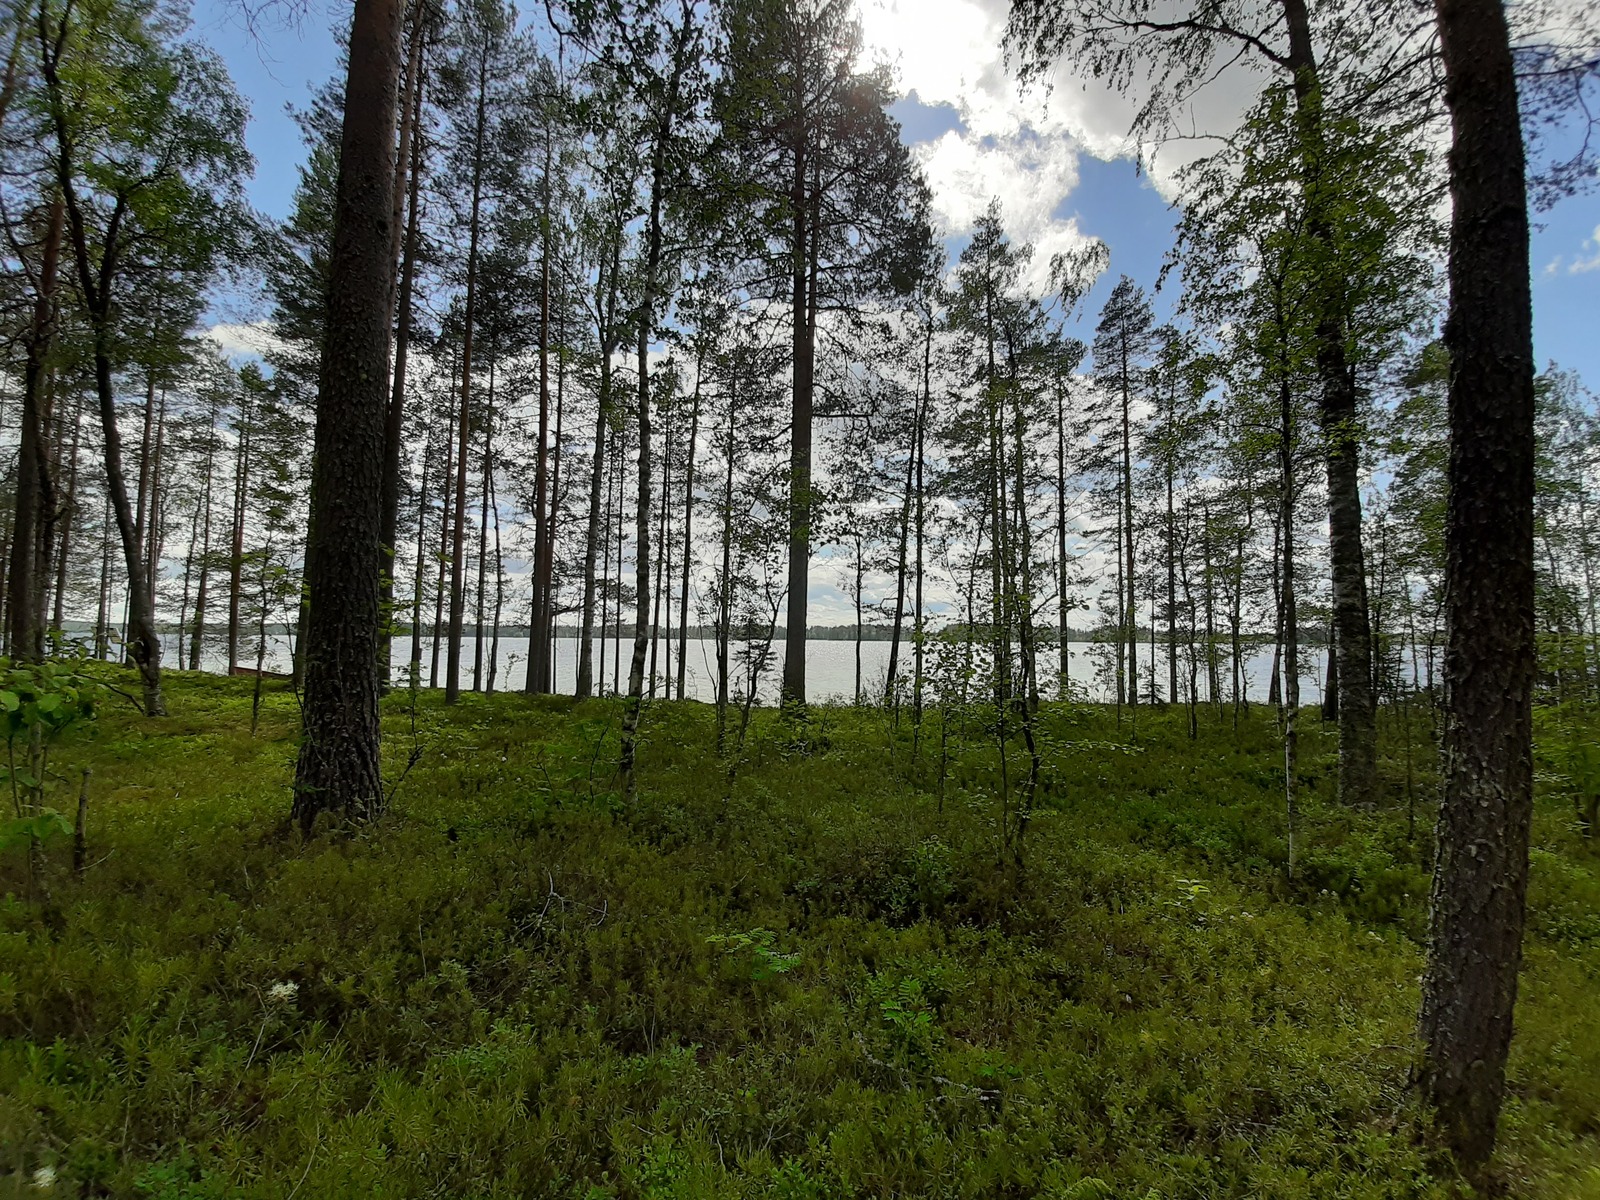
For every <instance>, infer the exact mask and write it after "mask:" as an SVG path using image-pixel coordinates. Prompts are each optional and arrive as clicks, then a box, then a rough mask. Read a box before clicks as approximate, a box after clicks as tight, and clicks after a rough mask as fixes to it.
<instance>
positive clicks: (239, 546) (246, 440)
mask: <svg viewBox="0 0 1600 1200" xmlns="http://www.w3.org/2000/svg"><path fill="white" fill-rule="evenodd" d="M253 394H254V393H253V392H252V391H251V390H250V388H249V387H248V386H247V387H246V388H245V391H244V396H243V400H242V401H241V402H240V406H239V446H238V450H237V452H236V454H235V457H234V470H233V533H232V543H231V546H230V549H229V552H228V674H230V675H232V674H233V673H234V672H235V671H236V670H237V669H238V667H239V605H240V602H241V600H242V598H243V595H244V518H245V500H246V497H247V496H248V495H249V493H250V443H251V440H252V435H253V433H254V431H255V409H254V405H253V404H252V402H251V401H252V396H253Z"/></svg>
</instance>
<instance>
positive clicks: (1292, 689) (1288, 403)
mask: <svg viewBox="0 0 1600 1200" xmlns="http://www.w3.org/2000/svg"><path fill="white" fill-rule="evenodd" d="M1278 416H1279V421H1280V425H1279V439H1278V442H1279V444H1278V464H1279V469H1278V487H1279V491H1280V495H1279V501H1278V502H1279V506H1280V507H1279V522H1280V525H1281V527H1282V530H1283V569H1282V572H1281V575H1280V579H1281V581H1282V587H1283V591H1282V593H1281V596H1282V602H1281V604H1280V607H1279V611H1280V612H1281V613H1282V618H1281V619H1282V622H1283V682H1282V685H1281V687H1282V693H1283V704H1284V709H1283V797H1284V824H1285V827H1286V829H1287V831H1288V849H1289V861H1288V877H1289V879H1290V880H1293V879H1294V861H1295V834H1296V833H1297V832H1298V825H1299V816H1300V805H1299V798H1298V786H1299V780H1298V778H1297V776H1298V773H1299V767H1300V728H1299V724H1300V623H1299V614H1298V611H1297V606H1296V596H1295V556H1294V526H1295V479H1294V448H1295V437H1294V405H1293V399H1292V397H1291V395H1290V392H1289V375H1288V366H1287V364H1285V365H1284V367H1283V369H1282V372H1281V378H1280V379H1279V382H1278Z"/></svg>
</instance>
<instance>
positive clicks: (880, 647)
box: [162, 633, 1326, 704]
mask: <svg viewBox="0 0 1600 1200" xmlns="http://www.w3.org/2000/svg"><path fill="white" fill-rule="evenodd" d="M677 648H678V646H677V639H676V638H674V639H673V641H672V644H671V646H668V644H667V642H666V640H665V639H663V640H662V641H661V643H660V648H659V650H658V657H657V662H656V676H657V678H658V680H663V679H665V678H668V677H670V678H671V679H672V680H674V681H676V679H677ZM632 649H633V643H632V641H631V639H630V640H625V641H623V642H622V644H621V652H622V655H623V658H622V663H621V669H620V671H619V670H618V669H617V667H616V666H615V664H616V662H617V651H618V642H617V639H616V638H605V639H600V638H596V639H595V641H594V656H595V657H594V669H595V681H596V685H597V687H600V688H602V689H603V690H604V691H606V692H610V691H611V690H612V681H613V678H615V679H616V680H617V681H618V682H619V683H620V684H621V686H622V688H623V689H624V690H626V688H627V683H628V679H627V672H628V656H629V655H630V654H631V653H632ZM687 650H688V652H687V654H686V656H685V657H686V659H687V670H686V671H685V674H684V681H685V685H686V691H687V693H688V697H689V698H690V699H692V700H704V701H711V700H714V699H715V698H716V681H717V666H716V643H715V642H713V641H711V640H709V639H704V638H691V639H690V640H689V642H688V646H687ZM1071 650H1072V654H1071V658H1070V660H1069V664H1068V672H1069V675H1070V677H1071V679H1072V681H1073V683H1074V684H1076V685H1078V686H1079V687H1081V688H1082V689H1084V691H1085V692H1086V693H1087V695H1089V696H1090V697H1091V698H1093V699H1098V700H1109V699H1111V698H1112V696H1113V694H1114V693H1113V692H1112V691H1111V685H1110V683H1109V681H1108V680H1107V679H1106V678H1105V675H1104V672H1103V671H1102V670H1101V664H1102V663H1103V662H1104V656H1105V654H1106V653H1107V652H1108V651H1109V647H1105V646H1097V645H1096V644H1094V643H1089V642H1074V643H1072V646H1071ZM475 651H476V646H475V642H474V639H473V637H472V635H471V634H470V633H469V634H467V635H466V636H464V637H463V639H462V647H461V686H462V689H463V690H470V689H471V688H472V682H473V677H472V664H473V657H474V654H475ZM489 651H490V640H489V639H488V638H487V637H485V639H484V668H483V669H484V680H485V682H486V681H487V675H488V658H489ZM432 652H433V639H432V638H428V637H424V638H423V639H422V683H423V685H424V686H426V685H427V684H428V682H429V664H430V660H431V656H432ZM1150 653H1151V651H1150V647H1149V646H1148V645H1142V646H1140V647H1139V662H1140V675H1141V676H1145V674H1146V672H1147V671H1148V665H1147V664H1148V662H1149V658H1150ZM1219 653H1220V654H1223V658H1222V661H1221V662H1220V663H1219V666H1218V671H1219V675H1220V678H1221V684H1222V691H1223V695H1224V698H1226V696H1227V694H1228V689H1229V687H1230V678H1231V674H1230V667H1229V663H1228V661H1227V659H1226V657H1225V649H1223V648H1220V647H1219ZM602 655H603V656H604V673H603V678H602ZM255 656H256V645H255V640H254V639H253V638H251V639H246V640H245V642H244V644H243V645H241V647H240V661H241V663H243V664H244V665H246V666H251V667H253V666H255V661H256V657H255ZM410 657H411V639H410V638H409V637H400V638H396V639H395V642H394V678H395V680H396V682H399V681H401V680H403V679H404V678H405V671H406V666H407V664H408V663H409V661H410ZM1155 661H1156V668H1157V672H1156V674H1157V679H1158V681H1159V686H1160V689H1161V691H1162V693H1163V694H1165V692H1166V690H1167V688H1166V684H1167V666H1166V654H1165V652H1164V651H1163V650H1162V649H1161V648H1159V647H1158V648H1157V650H1156V653H1155ZM162 662H163V663H166V664H168V665H171V664H174V663H176V662H177V635H175V634H164V635H163V636H162ZM445 662H446V647H445V646H444V645H443V644H442V643H441V645H440V647H439V680H440V683H441V684H442V683H443V680H444V671H445ZM527 662H528V639H527V638H513V637H502V638H501V639H500V655H499V671H498V672H497V675H496V679H495V687H496V689H497V690H500V691H510V690H516V689H520V688H521V687H522V686H523V682H524V680H525V679H526V678H527ZM1055 663H1056V653H1055V648H1054V647H1053V646H1050V647H1044V648H1042V650H1041V653H1040V667H1041V671H1042V672H1043V671H1047V672H1049V673H1050V674H1051V675H1052V676H1053V674H1054V666H1055ZM1325 663H1326V650H1325V649H1323V648H1322V647H1313V648H1312V650H1311V652H1310V653H1308V654H1306V655H1305V656H1304V657H1303V659H1302V663H1301V666H1302V669H1303V672H1304V673H1303V675H1302V679H1301V684H1300V689H1301V690H1300V699H1301V703H1303V704H1316V703H1318V702H1320V700H1321V699H1322V672H1323V668H1324V666H1325ZM201 665H202V667H203V668H204V669H205V670H208V671H219V672H220V671H225V670H226V669H227V653H226V645H225V644H224V643H223V642H222V640H221V639H220V638H215V637H208V638H207V639H206V641H205V644H204V646H203V648H202V652H201ZM265 665H266V669H267V670H269V671H287V670H288V669H289V665H290V645H289V642H288V640H287V639H286V638H284V637H282V636H277V637H269V639H268V645H267V654H266V660H265ZM645 665H646V672H647V675H648V671H649V665H650V664H649V660H648V659H646V664H645ZM888 665H889V643H888V642H863V643H862V644H861V680H862V686H863V687H864V688H865V690H866V693H867V695H868V697H874V696H878V695H881V694H882V691H883V680H884V676H885V674H886V672H887V669H888ZM899 669H900V673H901V678H902V679H904V680H909V679H910V675H911V646H910V644H909V643H908V642H907V643H902V644H901V647H900V668H899ZM1271 671H1272V649H1271V647H1267V648H1265V649H1261V650H1256V651H1254V652H1249V653H1247V655H1246V658H1245V662H1244V675H1245V682H1246V687H1247V691H1248V694H1249V696H1250V698H1251V699H1253V700H1264V699H1265V698H1266V695H1267V686H1268V682H1269V679H1270V675H1271ZM577 672H578V639H577V638H567V637H563V638H557V639H556V661H555V680H554V684H555V690H556V691H557V692H567V693H570V692H571V691H572V689H573V687H574V686H575V683H576V680H577ZM855 672H856V659H855V643H854V642H853V641H842V642H841V641H820V640H811V641H809V642H808V643H807V645H806V697H807V699H809V700H811V701H813V702H816V703H822V702H827V701H843V702H849V700H850V699H851V698H852V696H853V695H854V693H855V679H856V674H855ZM733 673H734V679H735V686H736V687H737V686H738V681H739V679H740V678H741V677H740V674H739V663H738V660H737V659H735V662H734V664H733ZM782 673H783V646H782V644H781V643H779V644H774V646H773V648H772V658H771V662H770V664H769V665H768V666H767V668H766V670H765V671H763V673H762V675H761V679H760V681H759V683H758V685H757V693H756V694H757V698H758V700H759V702H760V703H763V704H770V703H775V702H776V698H777V692H778V682H779V680H780V679H781V677H782ZM1178 676H1179V683H1180V686H1182V687H1186V686H1187V680H1188V664H1187V662H1186V661H1184V657H1183V653H1182V652H1181V651H1180V658H1179V665H1178ZM1041 683H1043V681H1041ZM1051 687H1053V680H1052V683H1051ZM1199 688H1200V695H1201V698H1202V699H1206V698H1207V696H1206V691H1207V689H1206V672H1205V667H1204V664H1203V663H1202V664H1201V669H1200V672H1199ZM1049 690H1050V688H1047V689H1046V691H1047V692H1048V691H1049ZM658 694H661V693H660V691H659V684H658Z"/></svg>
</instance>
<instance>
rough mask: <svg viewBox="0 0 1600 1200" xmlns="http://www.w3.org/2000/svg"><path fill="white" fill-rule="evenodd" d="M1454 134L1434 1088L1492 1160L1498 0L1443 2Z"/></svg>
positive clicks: (1514, 590) (1500, 990)
mask: <svg viewBox="0 0 1600 1200" xmlns="http://www.w3.org/2000/svg"><path fill="white" fill-rule="evenodd" d="M1435 11H1436V13H1437V15H1438V28H1439V42H1440V48H1441V51H1442V55H1443V60H1444V69H1445V80H1446V84H1445V97H1446V100H1447V102H1448V103H1449V106H1450V115H1451V123H1452V129H1453V138H1452V143H1451V151H1450V190H1451V198H1452V200H1453V202H1454V216H1453V219H1452V223H1451V229H1450V317H1449V320H1448V322H1447V323H1446V326H1445V330H1446V332H1445V343H1446V345H1447V346H1448V347H1449V350H1450V463H1449V484H1450V499H1449V505H1448V510H1447V515H1446V520H1445V550H1446V562H1445V589H1444V590H1445V595H1446V627H1447V634H1446V651H1445V681H1446V686H1445V692H1446V700H1445V711H1444V730H1443V747H1444V768H1443V770H1444V795H1443V799H1442V801H1441V803H1440V806H1439V825H1438V834H1437V842H1438V857H1437V860H1436V863H1435V867H1434V873H1433V892H1432V918H1431V937H1430V941H1429V948H1428V959H1427V968H1426V971H1425V973H1424V976H1423V983H1422V1017H1421V1034H1422V1043H1423V1051H1422V1071H1421V1083H1422V1090H1423V1094H1424V1095H1425V1096H1426V1098H1427V1099H1428V1101H1429V1103H1430V1104H1431V1105H1432V1106H1433V1108H1434V1110H1435V1111H1436V1112H1437V1113H1438V1116H1439V1122H1440V1126H1441V1128H1442V1131H1443V1133H1444V1135H1445V1137H1446V1138H1447V1140H1448V1141H1449V1143H1450V1145H1451V1147H1452V1148H1453V1149H1454V1150H1455V1152H1456V1154H1457V1156H1458V1157H1460V1158H1461V1159H1462V1160H1463V1161H1464V1162H1467V1163H1479V1162H1482V1161H1484V1160H1485V1159H1487V1158H1488V1156H1489V1154H1490V1153H1491V1152H1492V1151H1493V1149H1494V1139H1495V1126H1496V1123H1497V1120H1498V1118H1499V1113H1500V1104H1501V1100H1502V1097H1503V1095H1504V1091H1505V1064H1506V1054H1507V1051H1508V1049H1509V1047H1510V1044H1511V1022H1512V1010H1513V1008H1514V1007H1515V1003H1516V997H1517V971H1518V968H1519V966H1520V964H1521V959H1522V928H1523V919H1524V911H1525V901H1526V895H1527V881H1528V827H1529V822H1530V820H1531V817H1532V810H1533V723H1532V693H1533V677H1534V571H1533V488H1534V461H1535V438H1534V420H1533V413H1534V390H1533V344H1532V304H1531V300H1530V295H1529V282H1528V212H1527V193H1526V187H1525V181H1524V161H1523V146H1522V134H1521V127H1520V125H1519V122H1518V111H1517V86H1516V77H1515V73H1514V70H1513V63H1512V56H1511V51H1510V45H1509V34H1508V32H1507V28H1506V18H1505V10H1504V9H1503V8H1502V6H1501V5H1500V4H1499V3H1497V2H1496V0H1437V2H1436V5H1435Z"/></svg>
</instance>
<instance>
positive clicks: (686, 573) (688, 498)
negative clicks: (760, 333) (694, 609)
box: [678, 351, 705, 700]
mask: <svg viewBox="0 0 1600 1200" xmlns="http://www.w3.org/2000/svg"><path fill="white" fill-rule="evenodd" d="M704 368H705V356H704V354H703V353H700V352H698V351H697V352H696V354H695V361H694V399H693V400H692V401H691V402H690V406H689V444H688V449H687V453H688V461H687V462H686V463H685V464H684V483H683V579H682V591H681V593H680V595H679V597H678V699H679V700H682V699H683V688H684V682H685V680H686V678H687V676H688V666H689V577H690V576H691V575H692V574H693V573H694V468H695V443H696V441H697V440H698V438H699V437H700V394H701V392H700V375H701V372H702V371H703V370H704Z"/></svg>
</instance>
